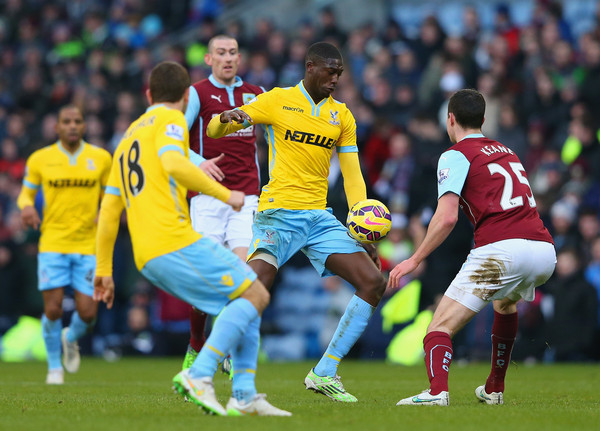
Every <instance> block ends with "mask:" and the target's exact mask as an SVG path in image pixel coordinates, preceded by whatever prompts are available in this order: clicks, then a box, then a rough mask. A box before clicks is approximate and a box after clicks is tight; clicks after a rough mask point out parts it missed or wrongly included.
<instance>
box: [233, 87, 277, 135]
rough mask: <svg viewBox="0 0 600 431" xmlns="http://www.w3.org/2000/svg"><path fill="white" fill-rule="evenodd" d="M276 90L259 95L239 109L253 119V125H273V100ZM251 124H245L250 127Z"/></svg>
mask: <svg viewBox="0 0 600 431" xmlns="http://www.w3.org/2000/svg"><path fill="white" fill-rule="evenodd" d="M273 92H274V90H271V91H267V92H266V93H262V94H259V95H258V96H256V97H255V98H253V99H252V100H250V101H249V102H248V103H246V104H245V105H242V106H240V107H239V109H241V110H242V111H244V112H245V113H246V114H248V115H249V116H250V118H252V124H271V118H272V115H271V110H272V106H271V100H272V97H273ZM250 125H251V124H248V125H246V124H244V127H248V126H250Z"/></svg>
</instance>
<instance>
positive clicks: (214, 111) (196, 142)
mask: <svg viewBox="0 0 600 431" xmlns="http://www.w3.org/2000/svg"><path fill="white" fill-rule="evenodd" d="M192 87H193V89H194V90H195V91H196V94H197V97H195V95H194V91H193V90H192V89H190V102H189V105H188V109H187V112H186V118H187V116H188V113H189V112H193V113H197V115H196V118H195V120H194V122H193V124H192V127H191V129H190V148H191V149H192V150H193V151H195V152H197V153H198V154H200V155H201V156H202V157H204V158H205V159H212V158H213V157H217V156H218V155H219V154H221V153H224V154H225V157H224V158H223V159H222V160H221V161H220V162H219V163H218V166H219V167H220V168H221V170H222V171H223V173H224V174H225V179H224V180H223V181H222V184H223V185H224V186H225V187H227V188H229V189H231V190H239V191H242V192H244V193H245V194H247V195H258V194H259V187H260V177H259V166H258V160H257V157H256V130H255V126H250V127H247V128H245V129H242V130H240V131H238V132H235V133H232V134H231V135H228V136H225V137H223V138H219V139H213V138H209V137H208V136H206V127H207V126H208V123H209V121H210V120H211V118H212V117H213V116H215V115H218V114H220V113H221V112H223V111H226V110H229V109H233V108H235V107H238V106H241V105H243V104H245V103H247V102H249V101H250V100H252V99H253V98H254V97H255V96H257V95H258V94H260V93H263V92H264V90H263V89H262V88H261V87H258V86H256V85H251V84H248V83H246V82H244V81H242V80H241V79H239V78H237V79H236V81H235V83H234V84H233V85H231V86H229V87H226V86H224V85H222V84H220V83H218V82H217V81H216V80H215V79H214V77H213V76H212V75H211V76H210V77H209V78H208V79H203V80H202V81H199V82H196V83H195V84H193V85H192ZM196 194H197V193H195V192H190V193H189V196H190V197H191V196H195V195H196Z"/></svg>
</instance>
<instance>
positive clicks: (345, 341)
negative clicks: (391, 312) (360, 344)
mask: <svg viewBox="0 0 600 431" xmlns="http://www.w3.org/2000/svg"><path fill="white" fill-rule="evenodd" d="M374 311H375V307H373V306H372V305H370V304H369V303H367V302H365V301H364V300H362V299H360V298H359V297H358V296H356V295H354V296H353V297H352V299H351V300H350V302H349V303H348V306H347V307H346V311H345V312H344V315H343V316H342V318H341V319H340V323H338V327H337V329H336V331H335V334H333V338H332V339H331V341H330V342H329V346H328V347H327V350H326V351H325V354H324V355H323V357H322V358H321V360H320V361H319V363H318V364H317V366H316V367H315V368H314V372H315V374H316V375H317V376H321V377H323V376H330V377H333V376H335V375H336V372H337V367H338V365H339V364H340V361H341V360H342V358H343V357H344V356H346V355H347V354H348V352H349V351H350V349H351V348H352V346H354V343H356V340H358V339H359V337H360V336H361V335H362V333H363V332H364V330H365V328H366V327H367V323H368V322H369V319H370V318H371V316H372V315H373V312H374Z"/></svg>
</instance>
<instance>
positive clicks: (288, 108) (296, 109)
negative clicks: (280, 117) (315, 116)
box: [282, 105, 304, 114]
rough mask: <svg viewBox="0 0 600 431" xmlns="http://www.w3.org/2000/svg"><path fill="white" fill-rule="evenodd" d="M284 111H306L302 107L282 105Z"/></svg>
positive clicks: (300, 112) (301, 112)
mask: <svg viewBox="0 0 600 431" xmlns="http://www.w3.org/2000/svg"><path fill="white" fill-rule="evenodd" d="M282 108H283V110H284V111H292V112H298V113H299V114H303V113H304V109H302V108H297V107H294V106H285V105H284V106H282Z"/></svg>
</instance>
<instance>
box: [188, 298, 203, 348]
mask: <svg viewBox="0 0 600 431" xmlns="http://www.w3.org/2000/svg"><path fill="white" fill-rule="evenodd" d="M206 317H207V315H206V313H205V312H203V311H200V310H198V309H197V308H194V307H192V308H190V346H192V349H194V350H195V351H196V352H199V351H200V349H202V346H204V342H205V341H206V336H205V335H204V329H205V326H206Z"/></svg>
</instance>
